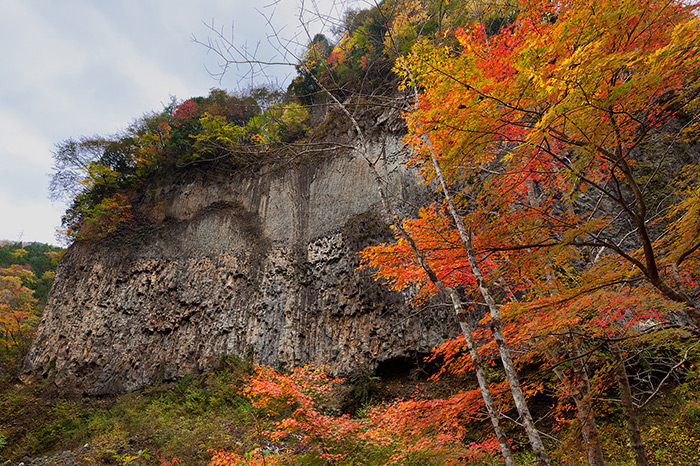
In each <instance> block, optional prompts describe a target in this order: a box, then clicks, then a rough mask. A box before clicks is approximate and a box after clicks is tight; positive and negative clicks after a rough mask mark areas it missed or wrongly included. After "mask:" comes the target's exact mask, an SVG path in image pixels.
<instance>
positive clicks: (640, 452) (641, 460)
mask: <svg viewBox="0 0 700 466" xmlns="http://www.w3.org/2000/svg"><path fill="white" fill-rule="evenodd" d="M608 349H610V353H611V354H612V356H613V360H614V362H615V375H616V377H617V385H618V387H619V388H620V399H621V400H622V413H623V415H624V417H625V425H626V426H627V435H628V436H629V439H630V445H631V446H632V453H633V454H634V461H635V464H636V465H637V466H649V460H648V459H647V452H646V449H645V448H644V442H643V441H642V433H641V431H640V430H639V422H638V417H637V409H636V408H635V406H634V402H633V401H632V390H631V389H630V383H629V379H628V378H627V369H625V361H624V359H623V358H622V353H621V351H620V346H619V345H618V344H617V342H616V341H615V340H609V341H608Z"/></svg>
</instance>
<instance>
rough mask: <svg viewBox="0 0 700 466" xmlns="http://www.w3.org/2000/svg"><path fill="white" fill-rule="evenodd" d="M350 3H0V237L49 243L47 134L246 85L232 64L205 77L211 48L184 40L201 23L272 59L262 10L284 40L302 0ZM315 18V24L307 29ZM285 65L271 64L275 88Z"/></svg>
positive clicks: (89, 127)
mask: <svg viewBox="0 0 700 466" xmlns="http://www.w3.org/2000/svg"><path fill="white" fill-rule="evenodd" d="M351 3H352V4H354V5H358V4H359V5H361V4H362V3H363V2H333V1H332V0H318V1H317V2H314V1H311V0H278V1H274V0H264V1H257V2H256V1H254V0H99V1H98V0H92V1H91V0H61V1H56V0H2V1H1V2H0V63H1V64H2V65H1V66H2V68H0V69H2V73H1V74H0V239H9V240H18V239H19V238H20V236H21V237H22V239H23V240H24V241H41V242H48V243H54V244H55V243H56V239H55V235H54V232H55V229H56V228H57V227H58V226H59V225H60V217H61V214H62V213H63V210H64V208H65V206H63V205H60V204H56V203H54V204H52V203H51V202H50V201H49V200H48V181H49V174H50V172H51V165H52V159H51V153H52V150H53V148H54V146H55V144H56V143H58V142H60V141H63V140H65V139H67V138H70V137H74V138H78V137H80V136H91V135H96V134H100V135H109V134H112V133H115V132H117V131H119V130H120V129H122V128H124V127H126V126H127V125H128V124H129V123H130V122H131V121H132V120H133V119H135V118H137V117H139V116H141V115H143V114H144V113H147V112H150V111H152V110H160V109H162V107H163V104H166V103H168V102H169V101H170V96H177V97H178V98H187V97H191V96H198V95H206V94H207V93H208V92H209V89H211V88H212V87H223V88H227V89H237V88H241V87H246V86H247V85H248V82H249V81H247V80H245V79H243V81H242V82H241V78H240V76H236V75H235V74H234V73H230V74H229V75H227V76H226V77H225V79H224V80H223V82H222V83H221V85H219V84H218V83H217V81H215V80H214V79H212V78H211V76H209V74H208V73H207V71H206V68H205V67H208V68H209V69H216V65H217V62H216V60H215V57H214V56H213V55H212V54H207V53H206V50H205V49H204V48H203V47H202V46H200V45H197V44H195V43H194V42H193V41H192V36H193V35H194V36H196V37H197V38H198V39H201V40H206V39H207V37H208V36H211V33H210V31H209V30H208V29H207V27H206V26H205V24H204V23H206V24H211V22H212V21H214V23H215V25H216V26H217V27H221V26H223V27H224V28H225V29H226V32H227V34H229V35H230V32H231V25H233V28H234V42H235V43H236V44H237V45H240V46H244V45H246V44H247V46H248V48H249V49H254V48H255V47H256V46H257V45H258V44H259V45H260V51H259V56H260V57H261V58H263V59H270V58H274V59H275V60H277V59H280V58H282V57H280V55H279V54H277V56H275V51H274V49H273V48H272V47H271V46H270V45H269V44H268V39H267V36H268V35H269V34H270V33H271V32H272V31H271V30H270V28H269V27H268V26H266V24H265V17H264V16H270V15H272V23H273V24H274V27H275V28H277V29H281V30H283V35H284V37H292V36H293V35H294V34H297V33H299V27H298V26H299V23H300V21H299V11H300V7H301V6H302V5H303V7H304V8H305V9H306V10H313V9H316V8H317V9H318V11H320V12H321V13H322V14H324V15H325V14H329V15H331V16H335V17H337V16H339V15H342V11H344V10H345V9H346V8H347V7H348V4H351ZM364 3H367V2H364ZM332 5H334V6H332ZM331 6H332V7H331ZM261 12H262V13H264V15H263V14H261ZM273 13H274V14H273ZM312 16H313V15H308V16H307V17H308V18H310V17H312ZM321 27H322V25H321V24H320V22H319V21H315V22H313V23H312V30H311V31H310V32H311V33H312V34H313V33H316V32H318V31H319V29H320V28H321ZM302 35H303V32H302ZM241 71H243V70H241ZM293 72H294V70H293V69H291V68H286V69H285V68H276V69H271V70H270V73H271V74H272V75H273V76H274V78H275V79H276V80H277V81H278V82H279V83H280V84H283V85H286V81H288V79H289V77H290V76H291V74H292V73H293Z"/></svg>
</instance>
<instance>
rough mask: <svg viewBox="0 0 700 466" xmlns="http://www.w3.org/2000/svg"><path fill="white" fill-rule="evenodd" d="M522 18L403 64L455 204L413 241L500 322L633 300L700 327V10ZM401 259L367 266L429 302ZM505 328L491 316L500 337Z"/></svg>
mask: <svg viewBox="0 0 700 466" xmlns="http://www.w3.org/2000/svg"><path fill="white" fill-rule="evenodd" d="M519 10H520V11H519V13H518V16H517V19H516V20H515V22H514V23H513V24H512V25H511V26H508V27H505V28H503V29H502V30H501V31H500V32H498V33H497V34H489V32H488V31H487V30H486V28H485V27H484V26H483V25H478V26H474V27H471V28H467V29H464V30H461V31H458V33H457V37H458V39H459V41H460V45H461V47H460V48H461V53H460V54H459V55H455V54H454V50H453V49H452V48H446V47H440V46H435V45H433V44H428V43H426V42H422V43H421V42H419V43H418V44H417V45H416V46H414V48H413V50H412V53H411V55H410V56H409V57H407V58H406V59H405V60H402V61H400V62H399V64H398V65H397V70H398V71H399V72H400V73H402V74H403V77H404V79H405V82H406V85H407V86H411V87H414V86H416V85H418V86H419V87H420V88H421V89H423V92H422V93H421V95H420V99H419V105H418V107H417V109H416V111H414V112H412V113H410V114H409V115H408V121H409V125H410V129H411V142H412V144H413V146H414V148H415V150H416V152H417V153H419V154H421V156H422V158H421V157H417V159H416V161H417V163H421V161H423V162H422V163H423V167H424V173H425V175H426V176H427V177H428V178H429V179H431V178H433V177H437V178H438V180H439V181H440V182H441V184H442V191H443V193H444V197H445V202H446V205H445V207H444V209H443V208H442V207H440V208H433V209H430V210H426V211H424V212H423V214H422V216H421V218H420V219H418V220H416V221H415V222H413V223H412V225H411V230H410V231H411V232H412V234H414V235H417V237H420V238H425V243H424V244H423V246H422V249H423V250H424V251H431V252H430V254H429V260H430V261H431V262H432V264H434V265H435V267H437V270H439V271H440V273H441V274H442V275H439V276H440V277H441V279H442V280H444V281H445V282H446V283H451V284H452V286H463V287H466V288H467V289H469V290H473V291H476V290H477V289H478V290H480V291H481V294H482V295H483V298H484V299H485V300H486V301H487V302H488V301H489V298H488V297H487V296H486V295H485V294H484V293H483V291H484V290H486V291H487V292H488V294H489V295H490V296H491V298H497V299H498V300H499V301H500V302H501V304H498V303H496V302H495V301H494V302H493V305H490V306H489V308H490V309H495V310H498V309H499V307H500V306H502V305H503V304H506V303H509V302H512V301H515V302H520V303H523V302H524V303H527V306H521V307H528V308H529V309H534V308H537V307H538V306H539V307H540V308H541V307H542V306H545V305H549V306H552V305H554V306H553V307H554V308H557V305H556V303H562V302H566V301H568V300H575V299H577V298H578V297H581V296H585V295H587V294H589V293H591V292H593V291H595V290H597V289H601V288H608V289H611V290H615V289H619V288H620V287H622V288H625V287H627V288H629V287H633V288H634V289H636V290H637V291H638V292H640V293H642V292H644V293H650V292H651V293H654V292H655V293H659V294H660V295H661V296H663V297H665V298H666V299H669V300H672V301H675V302H678V303H680V304H681V305H685V308H684V310H680V311H678V312H680V313H681V314H683V312H687V314H688V315H689V316H690V317H691V319H692V320H693V321H694V323H695V326H697V324H698V319H697V312H696V310H695V304H694V303H695V300H696V298H695V297H694V293H695V292H694V291H692V283H693V281H694V277H695V275H696V267H695V266H694V264H693V263H694V260H695V259H693V255H694V253H695V251H696V249H697V248H698V236H697V229H694V228H693V227H690V228H689V225H690V224H693V225H695V224H696V222H697V214H696V210H695V207H694V206H695V205H697V203H696V202H695V201H694V199H696V198H695V196H696V194H695V193H696V190H697V186H696V181H695V179H694V178H693V177H690V178H686V177H683V178H674V177H673V174H674V172H677V171H679V170H684V171H687V172H689V173H693V172H695V170H696V169H697V168H696V166H697V153H696V152H693V150H692V147H693V146H694V144H695V142H694V141H695V138H696V136H695V134H696V133H695V131H696V129H697V119H696V118H697V117H696V109H697V103H698V102H697V100H698V99H697V96H698V87H697V85H696V84H695V83H696V79H697V74H698V71H699V67H698V62H697V58H698V57H697V52H698V50H697V45H696V44H697V35H698V27H697V19H696V18H695V16H694V10H693V7H692V6H689V5H685V4H683V3H680V2H670V3H660V2H637V3H634V4H632V3H630V2H581V3H578V2H574V3H567V4H558V3H556V2H522V3H521V4H520V8H519ZM688 148H690V150H688ZM443 172H444V174H445V176H444V177H443ZM452 203H453V205H451V204H452ZM445 216H447V218H448V219H449V220H447V219H446V218H445ZM455 230H457V231H455ZM401 251H409V247H408V245H406V244H405V243H403V244H402V241H401V240H399V242H398V243H396V244H395V245H394V246H390V247H388V248H386V247H385V248H384V249H375V251H374V252H373V253H372V254H373V255H370V256H367V257H368V260H369V261H370V263H372V264H373V265H375V266H377V267H378V268H379V270H380V273H381V274H382V275H383V276H385V277H387V278H389V279H390V280H391V281H392V283H394V285H395V286H397V287H399V288H400V287H402V286H406V285H408V284H415V283H418V284H420V285H421V286H423V287H424V289H426V290H427V292H430V290H431V287H432V286H433V285H432V282H433V280H430V279H429V278H428V276H426V275H422V274H421V273H420V269H421V267H420V266H419V265H418V264H417V263H415V262H414V261H411V260H410V258H409V257H408V256H407V255H406V254H408V252H401ZM475 264H476V265H478V268H475V267H474V265H475ZM470 270H471V272H472V274H469V271H470ZM642 284H646V285H649V286H640V285H642ZM545 303H546V304H545ZM513 307H515V306H513ZM558 308H559V309H561V306H558ZM549 309H552V307H550V308H549ZM565 317H566V319H564V320H563V321H564V322H571V319H572V318H573V319H574V320H575V319H577V318H579V317H580V315H578V316H577V315H575V314H573V315H572V314H568V315H566V316H565ZM498 319H499V313H494V312H492V313H491V322H492V324H491V325H494V323H498ZM561 322H562V320H557V319H556V318H555V317H554V315H553V314H551V313H550V315H549V316H548V318H546V319H543V320H541V321H539V323H540V324H541V327H539V328H537V329H536V330H537V332H538V333H535V334H534V335H532V336H535V337H538V338H541V337H542V336H547V335H553V334H555V333H557V331H556V328H561ZM686 322H687V321H686ZM555 323H556V325H554V324H555ZM521 341H525V342H526V341H527V340H521ZM591 461H593V462H592V463H591V464H596V463H595V462H596V461H597V464H600V459H598V460H595V459H592V460H591ZM639 464H643V460H640V463H639Z"/></svg>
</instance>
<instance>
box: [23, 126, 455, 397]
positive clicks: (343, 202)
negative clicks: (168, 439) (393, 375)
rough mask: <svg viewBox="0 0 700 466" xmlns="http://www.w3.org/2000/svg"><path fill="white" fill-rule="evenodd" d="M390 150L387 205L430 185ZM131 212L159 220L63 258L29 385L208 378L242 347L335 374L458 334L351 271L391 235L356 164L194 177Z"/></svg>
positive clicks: (119, 386)
mask: <svg viewBox="0 0 700 466" xmlns="http://www.w3.org/2000/svg"><path fill="white" fill-rule="evenodd" d="M399 144H400V143H399V141H398V139H391V140H384V141H382V143H381V144H379V143H377V144H376V145H375V147H374V148H373V150H374V151H375V153H374V156H376V157H379V158H380V161H379V162H378V166H379V167H380V170H381V171H382V172H383V173H384V174H385V175H386V176H385V180H386V182H387V186H388V188H389V191H390V192H391V193H392V195H393V196H395V197H396V198H401V199H403V200H405V201H408V202H409V203H420V202H423V201H424V200H425V196H426V193H425V190H424V188H421V187H420V186H418V185H417V184H416V178H415V176H414V174H413V173H412V172H410V171H408V170H407V169H405V168H404V167H402V166H401V165H400V164H399V163H398V162H399V160H400V159H401V156H400V154H401V150H400V145H399ZM381 154H393V159H386V158H382V157H380V155H381ZM133 204H134V206H136V208H137V211H138V213H139V215H140V216H142V217H145V218H148V219H149V221H150V222H151V223H152V224H154V225H156V226H155V227H153V228H150V229H148V230H147V231H138V232H132V233H130V234H128V235H125V236H124V237H123V239H121V240H120V239H119V238H116V239H115V238H112V239H111V240H110V241H101V242H98V243H79V244H74V245H73V246H71V248H70V249H69V250H68V252H67V253H66V255H65V256H64V258H63V260H62V261H61V263H60V265H59V270H58V272H57V275H56V281H55V284H54V288H53V290H52V292H51V295H50V298H49V303H48V305H47V307H46V311H45V314H44V318H43V320H42V323H41V326H40V328H39V332H38V336H37V338H36V339H35V342H34V344H33V346H32V348H31V350H30V352H29V355H28V357H27V359H26V362H25V368H24V369H25V374H26V376H27V377H28V378H32V377H47V376H48V377H52V378H54V380H55V382H56V383H57V384H58V385H59V386H61V387H64V388H65V389H66V390H78V391H81V392H84V393H88V394H106V393H119V392H123V391H129V390H134V389H137V388H140V387H143V386H145V385H147V384H149V383H152V382H154V381H157V380H164V379H166V380H167V379H173V378H175V377H178V376H181V375H184V374H186V373H194V374H197V373H200V372H202V371H207V370H209V369H211V368H212V367H215V366H216V364H217V363H218V361H219V360H220V358H221V356H222V355H224V354H235V355H239V356H241V355H243V354H245V352H246V351H247V349H248V348H251V347H252V349H253V351H254V354H255V360H256V362H258V363H262V364H270V365H275V366H277V365H279V364H286V365H296V364H303V363H308V362H313V363H316V364H323V365H325V366H326V367H327V369H328V370H329V371H330V372H332V373H335V374H343V373H347V372H350V371H351V370H352V369H353V368H355V367H357V366H359V365H361V364H369V365H370V366H372V365H376V364H377V363H379V362H381V361H385V360H390V359H392V358H402V357H410V356H412V355H414V354H416V353H425V352H427V351H429V350H430V348H431V347H433V346H434V345H436V344H438V343H440V342H442V341H443V340H444V339H445V338H447V337H449V336H453V335H454V334H455V333H456V332H457V330H458V326H457V324H456V322H455V321H454V319H453V317H452V315H451V313H450V312H449V310H448V309H444V310H442V311H436V310H431V311H429V312H428V311H425V312H419V311H417V310H416V309H413V308H411V307H410V306H409V305H408V304H407V303H406V296H404V295H403V294H399V293H395V292H388V291H387V290H386V289H385V288H383V287H382V286H381V285H379V284H378V283H376V282H375V281H374V280H373V279H372V278H371V277H370V274H369V272H368V271H358V270H356V268H357V266H358V265H359V260H358V257H357V255H356V253H357V251H359V250H361V249H362V248H364V247H365V246H367V245H368V244H372V243H373V242H376V241H377V240H378V239H381V238H384V239H386V238H387V237H388V230H387V228H386V225H385V223H384V220H383V219H382V216H381V215H380V214H378V212H381V208H380V204H379V196H378V192H377V189H376V186H375V183H374V180H373V179H372V177H371V175H370V173H369V171H368V169H367V165H366V162H365V161H364V160H363V159H362V158H360V157H357V156H354V155H352V154H337V155H334V156H330V157H328V158H327V159H326V160H325V161H323V162H318V163H315V164H292V165H289V166H287V167H285V168H277V169H275V170H272V171H270V172H268V173H263V172H261V173H257V174H254V175H251V174H250V173H248V174H246V175H242V174H235V173H234V174H230V173H221V174H219V175H217V176H211V175H209V176H198V175H193V176H190V177H186V178H183V179H180V180H179V181H177V182H167V183H161V184H158V185H154V187H152V188H151V189H150V190H147V191H146V192H144V193H143V194H142V195H141V198H138V199H134V202H133Z"/></svg>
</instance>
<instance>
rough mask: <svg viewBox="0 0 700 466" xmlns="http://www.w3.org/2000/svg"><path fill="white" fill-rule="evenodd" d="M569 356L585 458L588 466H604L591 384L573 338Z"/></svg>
mask: <svg viewBox="0 0 700 466" xmlns="http://www.w3.org/2000/svg"><path fill="white" fill-rule="evenodd" d="M569 354H570V355H571V358H572V362H571V364H572V368H573V371H574V379H575V381H576V384H577V386H576V387H575V392H574V394H573V398H574V403H575V404H576V412H577V414H578V418H579V422H580V423H581V437H583V441H584V442H585V444H586V458H587V459H588V464H589V466H604V465H605V459H604V457H603V450H602V448H601V447H600V437H599V436H598V425H597V424H596V422H595V417H594V415H593V404H592V403H591V383H590V380H589V379H588V372H586V368H585V367H584V365H583V362H582V361H581V353H580V351H579V349H578V345H577V344H576V341H574V339H573V338H571V339H570V346H569Z"/></svg>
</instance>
